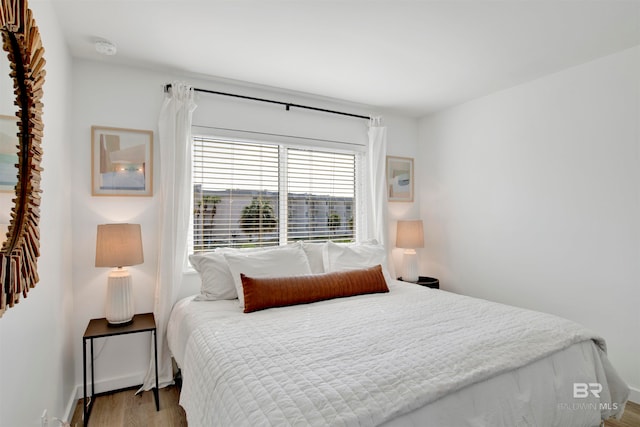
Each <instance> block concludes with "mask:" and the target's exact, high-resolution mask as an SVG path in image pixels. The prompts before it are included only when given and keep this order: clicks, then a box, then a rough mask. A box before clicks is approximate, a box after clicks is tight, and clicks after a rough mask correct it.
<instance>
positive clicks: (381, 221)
mask: <svg viewBox="0 0 640 427" xmlns="http://www.w3.org/2000/svg"><path fill="white" fill-rule="evenodd" d="M386 161H387V127H386V126H382V118H381V117H372V118H371V121H370V122H369V147H368V150H367V163H368V164H367V173H368V177H367V178H368V183H369V197H368V199H369V200H368V206H367V207H366V213H367V230H366V239H376V240H377V241H378V242H379V243H381V244H382V245H384V246H385V247H386V248H387V253H388V255H387V257H388V259H389V262H388V264H389V268H390V269H391V271H390V273H391V275H392V277H395V272H394V271H393V262H391V256H390V253H391V252H390V247H389V244H388V240H389V239H388V230H387V184H386Z"/></svg>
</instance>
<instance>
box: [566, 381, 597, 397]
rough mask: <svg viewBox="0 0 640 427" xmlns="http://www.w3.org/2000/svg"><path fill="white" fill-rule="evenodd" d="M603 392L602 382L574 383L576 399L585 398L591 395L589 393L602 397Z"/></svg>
mask: <svg viewBox="0 0 640 427" xmlns="http://www.w3.org/2000/svg"><path fill="white" fill-rule="evenodd" d="M601 392H602V384H600V383H573V397H574V398H576V399H584V398H585V397H589V394H592V395H593V396H594V397H597V398H600V393H601Z"/></svg>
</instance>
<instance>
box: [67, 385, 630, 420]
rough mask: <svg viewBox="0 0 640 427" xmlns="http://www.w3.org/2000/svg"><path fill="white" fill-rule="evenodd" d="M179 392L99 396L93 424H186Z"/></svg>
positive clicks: (78, 416)
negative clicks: (156, 395) (157, 397)
mask: <svg viewBox="0 0 640 427" xmlns="http://www.w3.org/2000/svg"><path fill="white" fill-rule="evenodd" d="M178 397H179V393H178V390H177V388H176V387H175V386H171V387H167V388H164V389H162V390H160V411H159V412H156V404H155V402H154V400H153V392H150V391H146V392H144V393H142V394H141V395H138V396H136V395H135V390H125V391H121V392H118V393H114V394H109V395H104V396H98V397H97V398H96V400H95V403H94V405H93V411H92V412H91V417H90V418H89V426H90V427H102V426H105V427H107V426H108V427H120V426H127V427H141V426H145V427H146V426H149V427H151V426H159V427H160V426H161V427H165V426H166V427H170V426H176V427H180V426H186V425H187V419H186V416H185V414H184V411H183V410H182V408H181V407H180V406H179V405H178ZM605 426H606V427H640V405H638V404H637V403H633V402H629V403H627V407H626V410H625V411H624V416H623V417H622V419H621V420H619V421H607V422H606V423H605ZM71 427H82V399H80V401H78V405H77V407H76V411H75V413H74V414H73V419H72V420H71Z"/></svg>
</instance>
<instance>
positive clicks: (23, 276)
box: [0, 0, 46, 316]
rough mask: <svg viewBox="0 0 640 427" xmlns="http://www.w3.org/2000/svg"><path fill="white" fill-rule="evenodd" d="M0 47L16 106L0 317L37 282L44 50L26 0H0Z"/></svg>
mask: <svg viewBox="0 0 640 427" xmlns="http://www.w3.org/2000/svg"><path fill="white" fill-rule="evenodd" d="M0 31H1V32H2V48H3V50H4V51H5V52H6V53H7V54H8V57H9V64H10V67H11V72H10V77H11V78H12V79H13V87H14V94H15V105H17V106H18V111H17V112H16V117H17V118H18V133H17V136H18V147H17V148H18V164H17V165H16V167H17V174H18V181H17V183H16V187H15V195H16V197H15V199H13V202H14V203H13V207H12V208H11V220H10V224H9V231H8V232H7V236H6V240H5V242H4V243H3V244H2V248H1V249H0V285H1V286H2V292H1V293H0V297H1V299H0V316H2V314H3V313H4V311H5V310H6V309H7V308H8V307H13V305H14V304H16V303H18V302H19V300H20V295H22V296H24V297H25V298H26V297H27V292H29V289H31V288H33V287H34V286H35V285H36V283H38V280H39V277H38V268H37V259H38V257H39V256H40V229H39V226H38V224H39V221H40V194H41V193H42V190H41V189H40V179H41V172H42V169H41V167H40V162H41V160H42V147H41V142H42V136H43V129H44V125H43V122H42V91H43V86H44V77H45V74H46V73H45V69H44V65H45V62H46V61H45V60H44V48H43V47H42V41H41V39H40V32H39V30H38V27H37V26H36V23H35V20H34V18H33V12H32V11H31V9H29V6H28V4H27V1H26V0H0Z"/></svg>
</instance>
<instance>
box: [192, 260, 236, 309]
mask: <svg viewBox="0 0 640 427" xmlns="http://www.w3.org/2000/svg"><path fill="white" fill-rule="evenodd" d="M189 262H191V265H192V266H193V268H194V269H195V270H196V271H197V272H198V274H199V275H200V280H201V281H202V284H201V286H200V295H199V296H197V297H196V300H199V301H216V300H220V299H236V298H238V293H237V291H236V286H235V284H234V283H233V277H232V276H231V270H229V264H227V260H226V259H225V257H224V255H223V254H222V253H218V252H206V253H196V254H193V255H190V256H189Z"/></svg>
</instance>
